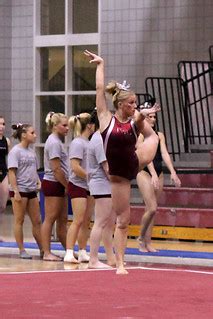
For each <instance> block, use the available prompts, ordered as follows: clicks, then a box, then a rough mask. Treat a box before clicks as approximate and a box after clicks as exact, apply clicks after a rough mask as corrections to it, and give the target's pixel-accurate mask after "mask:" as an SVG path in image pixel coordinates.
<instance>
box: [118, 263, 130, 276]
mask: <svg viewBox="0 0 213 319" xmlns="http://www.w3.org/2000/svg"><path fill="white" fill-rule="evenodd" d="M116 274H117V275H128V271H127V270H126V269H125V268H124V266H123V265H121V266H118V267H117V271H116Z"/></svg>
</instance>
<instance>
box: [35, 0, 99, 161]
mask: <svg viewBox="0 0 213 319" xmlns="http://www.w3.org/2000/svg"><path fill="white" fill-rule="evenodd" d="M99 5H100V0H38V1H37V0H36V1H34V6H35V7H34V8H35V12H36V14H35V28H34V29H35V34H34V40H35V41H34V50H35V54H34V79H35V81H34V126H35V128H36V131H37V132H38V139H37V144H36V152H37V154H38V157H39V158H40V159H42V158H43V155H42V154H43V146H44V143H45V141H46V138H47V136H48V133H47V132H46V124H45V118H46V115H47V113H48V112H49V111H54V112H61V113H65V114H67V115H68V116H71V115H73V114H75V115H76V114H79V113H81V112H90V111H92V109H93V108H94V106H95V93H96V92H95V69H96V66H95V65H93V64H90V63H88V59H87V58H86V57H85V55H84V54H83V51H84V50H85V49H88V50H91V51H93V52H95V53H97V52H98V48H99V41H100V37H99V34H98V30H99V28H98V7H99ZM76 34H77V36H76ZM68 139H69V138H68ZM40 166H42V163H40Z"/></svg>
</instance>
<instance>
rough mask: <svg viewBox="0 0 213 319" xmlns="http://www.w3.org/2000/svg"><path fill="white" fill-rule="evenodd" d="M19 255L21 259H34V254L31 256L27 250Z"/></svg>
mask: <svg viewBox="0 0 213 319" xmlns="http://www.w3.org/2000/svg"><path fill="white" fill-rule="evenodd" d="M19 257H20V258H21V259H32V256H30V255H29V254H28V253H27V252H26V250H22V251H20V254H19Z"/></svg>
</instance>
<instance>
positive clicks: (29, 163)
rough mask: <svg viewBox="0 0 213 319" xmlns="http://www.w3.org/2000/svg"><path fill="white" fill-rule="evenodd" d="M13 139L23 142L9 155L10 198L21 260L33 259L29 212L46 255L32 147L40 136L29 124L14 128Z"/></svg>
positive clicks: (35, 236) (35, 163) (38, 242)
mask: <svg viewBox="0 0 213 319" xmlns="http://www.w3.org/2000/svg"><path fill="white" fill-rule="evenodd" d="M12 128H13V129H14V131H15V132H14V134H13V137H14V138H17V139H19V141H20V143H19V144H17V145H15V146H14V147H13V148H12V149H11V151H10V152H9V154H8V169H9V182H10V197H11V200H12V207H13V213H14V219H15V222H14V233H15V239H16V242H17V245H18V248H19V251H20V258H23V259H31V258H32V257H31V256H30V255H29V254H28V253H27V252H26V250H25V249H24V243H23V223H24V217H25V212H26V211H27V212H28V214H29V217H30V219H31V222H32V226H33V227H32V229H33V230H32V231H33V236H34V238H35V240H36V242H37V244H38V246H39V248H40V251H41V255H42V254H43V253H42V245H41V244H42V243H41V215H40V207H39V201H38V197H37V191H38V190H39V189H40V180H39V177H38V174H37V159H36V154H35V152H34V151H33V150H32V149H31V148H30V145H31V144H33V143H35V140H36V134H35V131H34V128H33V127H32V126H31V125H29V124H20V123H19V124H17V125H13V126H12Z"/></svg>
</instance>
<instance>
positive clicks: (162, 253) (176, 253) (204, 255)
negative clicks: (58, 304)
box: [0, 242, 213, 259]
mask: <svg viewBox="0 0 213 319" xmlns="http://www.w3.org/2000/svg"><path fill="white" fill-rule="evenodd" d="M0 247H5V248H17V244H16V243H15V242H0ZM24 247H25V248H28V249H38V246H37V244H36V243H31V242H29V243H25V244H24ZM51 249H53V250H61V251H63V250H64V248H63V247H62V245H61V244H59V243H51ZM75 249H76V250H78V246H77V245H76V246H75ZM87 251H89V246H87ZM99 252H100V253H105V250H104V248H103V247H100V249H99ZM125 254H127V255H138V256H140V255H141V256H155V257H180V258H201V259H213V253H209V252H197V251H196V252H195V251H188V250H187V251H183V250H159V251H158V252H156V253H142V252H140V251H139V250H138V249H137V248H126V251H125Z"/></svg>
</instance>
